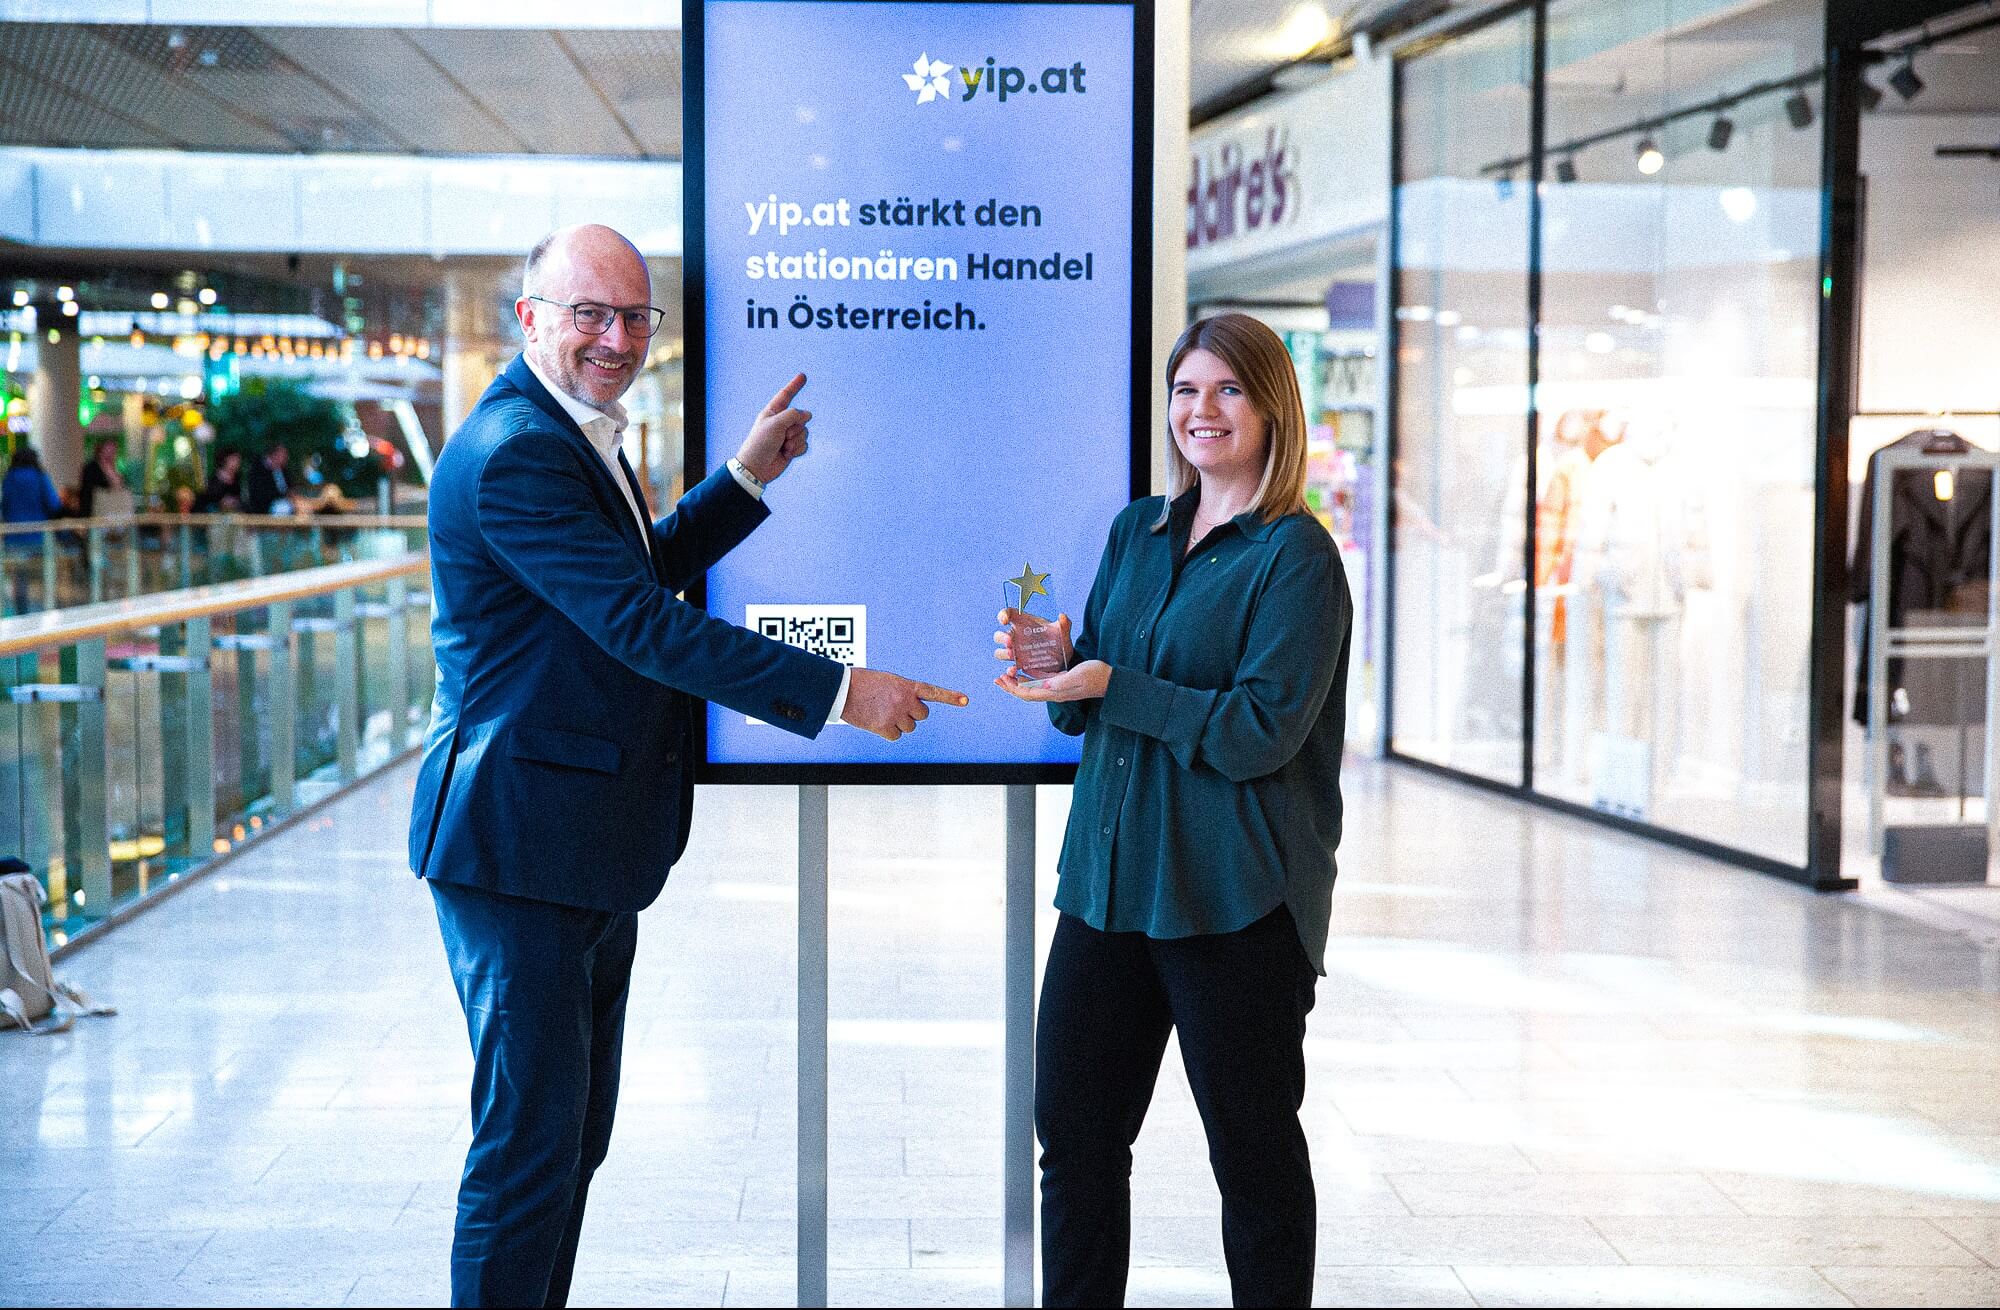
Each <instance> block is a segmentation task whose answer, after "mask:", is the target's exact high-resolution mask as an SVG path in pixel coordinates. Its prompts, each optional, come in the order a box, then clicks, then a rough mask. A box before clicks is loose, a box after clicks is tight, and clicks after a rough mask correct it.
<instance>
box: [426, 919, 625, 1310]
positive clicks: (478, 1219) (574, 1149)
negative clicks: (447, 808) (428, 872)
mask: <svg viewBox="0 0 2000 1310" xmlns="http://www.w3.org/2000/svg"><path fill="white" fill-rule="evenodd" d="M430 889H431V896H432V897H433V899H435V901H436V902H437V916H438V926H439V928H441V929H442V930H443V932H444V945H445V954H446V956H447V957H448V958H449V960H450V963H451V976H452V981H453V982H454V983H455V984H457V987H458V996H459V1002H460V1004H461V1005H463V1006H464V1008H465V1021H466V1028H467V1030H468V1032H469V1033H470V1034H471V1037H472V1057H473V1073H472V1149H471V1150H469V1151H467V1152H466V1156H465V1175H464V1177H463V1178H462V1179H461V1180H460V1181H459V1188H458V1226H457V1231H456V1233H455V1235H454V1236H453V1238H452V1244H451V1303H452V1304H453V1305H455V1306H561V1305H566V1304H568V1301H569V1284H570V1275H571V1273H572V1271H573V1270H574V1268H575V1266H576V1244H577V1238H578V1236H579V1234H580V1233H581V1232H582V1230H583V1207H584V1202H585V1201H586V1200H587V1199H588V1197H589V1194H590V1179H591V1175H592V1174H594V1173H595V1172H596V1171H597V1167H598V1166H599V1165H601V1164H603V1163H604V1156H605V1152H606V1151H607V1150H608V1149H609V1148H610V1145H611V1119H612V1115H613V1113H614V1112H615V1111H616V1109H617V1106H618V1064H619V1053H620V1049H621V1046H622V1044H623V1041H624V1035H625V996H626V992H627V990H628V989H629V987H630V984H631V980H632V956H633V953H634V950H635V949H636V947H637V945H638V916H637V915H634V914H610V913H605V912H601V911H597V910H581V909H576V908H574V907H572V906H567V905H554V904H551V903H549V902H547V901H531V900H524V899H522V898H520V897H515V896H502V895H500V894H498V893H495V892H488V891H481V890H479V889H478V888H475V887H460V886H455V885H453V884H450V883H442V882H435V881H433V882H432V883H431V884H430Z"/></svg>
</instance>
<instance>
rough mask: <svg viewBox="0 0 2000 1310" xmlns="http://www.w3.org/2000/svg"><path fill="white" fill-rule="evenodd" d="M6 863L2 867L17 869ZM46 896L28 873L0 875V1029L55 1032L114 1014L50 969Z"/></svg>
mask: <svg viewBox="0 0 2000 1310" xmlns="http://www.w3.org/2000/svg"><path fill="white" fill-rule="evenodd" d="M19 865H20V861H18V860H7V861H5V862H4V865H0V867H17V866H19ZM47 901H48V895H47V893H45V892H44V891H43V890H42V884H41V881H40V880H39V879H38V878H36V877H35V875H34V874H32V873H8V874H6V875H5V876H4V877H0V1028H8V1027H17V1028H25V1029H27V1030H28V1031H29V1032H39V1033H59V1032H62V1031H63V1030H64V1029H66V1028H68V1027H69V1026H70V1024H72V1023H74V1022H75V1021H76V1018H77V1016H78V1015H81V1014H116V1013H118V1012H117V1011H116V1010H114V1009H112V1008H111V1007H110V1006H108V1005H98V1004H96V1003H95V1002H93V1001H92V1000H91V999H90V998H89V997H88V996H86V995H84V994H83V992H82V991H81V990H79V989H77V988H75V987H71V986H70V985H69V984H67V983H62V982H58V981H56V977H55V974H54V972H53V971H52V970H51V969H50V967H49V947H48V943H47V942H46V941H44V940H43V938H42V906H43V905H44V904H46V903H47Z"/></svg>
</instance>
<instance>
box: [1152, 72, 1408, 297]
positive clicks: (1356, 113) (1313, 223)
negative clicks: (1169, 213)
mask: <svg viewBox="0 0 2000 1310" xmlns="http://www.w3.org/2000/svg"><path fill="white" fill-rule="evenodd" d="M1389 112H1390V104H1389V64H1388V61H1387V60H1376V61H1374V62H1372V63H1367V64H1359V65H1356V66H1355V67H1353V68H1351V69H1349V70H1347V71H1346V72H1343V73H1341V74H1339V75H1338V76H1335V77H1333V78H1331V79H1329V80H1328V81H1326V82H1323V83H1321V84H1320V85H1318V86H1314V87H1309V88H1307V89H1305V90H1303V91H1296V92H1292V93H1290V94H1287V95H1281V96H1273V97H1270V98H1268V99H1265V100H1260V101H1258V102H1256V103H1255V104H1254V105H1251V106H1248V107H1246V108H1244V109H1242V110H1239V111H1237V112H1236V113H1234V114H1230V115H1227V116H1225V117H1223V118H1219V119H1216V120H1215V121H1213V122H1211V123H1207V124H1204V125H1203V126H1202V127H1201V128H1200V129H1198V130H1197V131H1196V132H1195V134H1194V137H1193V139H1192V141H1191V142H1190V143H1189V153H1190V155H1191V158H1190V161H1189V178H1188V190H1187V247H1188V272H1189V274H1190V275H1191V276H1198V275H1199V274H1201V273H1202V272H1204V271H1207V270H1209V269H1213V268H1218V267H1220V266H1222V265H1225V264H1230V263H1234V262H1236V261H1238V260H1243V259H1249V258H1254V257H1257V256H1261V255H1267V254H1273V253H1277V252H1280V251H1284V250H1289V249H1291V248H1293V247H1295V246H1300V245H1304V244H1307V243H1309V242H1313V241H1320V240H1325V239H1329V238H1335V237H1340V236H1346V235H1352V234H1354V233H1357V232H1360V231H1362V230H1364V229H1366V228H1369V227H1371V226H1375V225H1379V224H1382V223H1386V222H1387V221H1388V217H1389Z"/></svg>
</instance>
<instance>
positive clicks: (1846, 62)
mask: <svg viewBox="0 0 2000 1310" xmlns="http://www.w3.org/2000/svg"><path fill="white" fill-rule="evenodd" d="M1548 7H1549V0H1518V2H1517V3H1514V4H1509V5H1505V6H1503V7H1500V8H1496V9H1492V10H1489V11H1487V12H1484V13H1481V14H1479V15H1477V16H1475V17H1473V18H1471V19H1469V20H1468V21H1467V22H1465V23H1464V24H1461V25H1458V26H1454V27H1450V28H1447V29H1445V30H1443V31H1440V32H1437V33H1435V34H1430V35H1427V36H1426V37H1425V38H1424V39H1423V40H1422V41H1420V42H1417V43H1413V44H1411V45H1409V46H1407V47H1405V48H1403V49H1401V50H1398V51H1397V52H1396V67H1395V70H1394V77H1393V80H1392V91H1391V101H1390V103H1391V112H1390V135H1389V142H1390V145H1389V149H1390V169H1391V174H1390V189H1389V197H1390V199H1389V249H1390V256H1389V267H1390V277H1391V278H1392V279H1393V281H1394V285H1392V287H1391V300H1392V304H1394V303H1399V302H1400V300H1401V296H1400V290H1401V286H1400V284H1401V277H1402V273H1403V260H1402V241H1401V232H1402V222H1401V219H1402V187H1403V183H1404V181H1405V179H1404V176H1403V157H1402V146H1403V132H1402V125H1403V106H1404V93H1405V82H1404V77H1403V64H1404V62H1405V61H1406V60H1409V59H1413V58H1421V57H1422V56H1424V55H1426V54H1429V53H1432V52H1434V51H1436V50H1438V49H1440V48H1443V47H1445V46H1447V45H1450V44H1452V43H1454V42H1456V41H1458V40H1460V39H1461V38H1463V37H1465V36H1467V35H1469V34H1471V33H1473V32H1476V31H1481V30H1483V29H1485V28H1488V27H1490V26H1492V25H1494V24H1496V23H1501V22H1506V21H1508V20H1510V19H1515V18H1518V17H1519V16H1520V15H1521V14H1523V13H1532V14H1533V16H1534V17H1533V37H1532V40H1533V42H1534V51H1533V74H1532V86H1531V87H1530V92H1531V100H1532V117H1531V119H1530V124H1529V138H1530V139H1529V162H1528V180H1529V182H1530V183H1531V186H1530V188H1529V192H1528V195H1529V201H1528V204H1529V210H1528V229H1529V239H1528V251H1527V274H1528V293H1527V309H1528V314H1529V330H1528V397H1529V399H1528V418H1527V433H1526V435H1527V442H1528V459H1527V465H1528V474H1527V478H1528V481H1527V487H1528V493H1529V495H1528V500H1527V505H1528V508H1527V511H1526V519H1527V522H1526V523H1525V524H1524V525H1523V526H1522V533H1523V540H1524V542H1525V544H1526V547H1527V552H1526V554H1525V556H1524V561H1525V563H1524V565H1523V574H1524V576H1525V580H1526V590H1525V592H1524V595H1523V604H1524V606H1525V610H1524V613H1525V616H1526V621H1525V622H1524V623H1523V624H1522V641H1523V644H1524V647H1525V649H1524V652H1523V660H1522V665H1521V668H1522V686H1521V705H1522V715H1521V755H1522V760H1521V781H1520V782H1518V783H1512V782H1505V781H1501V780H1497V779H1493V778H1488V777H1484V776H1481V775H1479V774H1475V773H1472V772H1469V771H1467V770H1464V769H1461V768H1457V767H1455V766H1452V765H1448V764H1440V763H1437V762H1436V761H1433V760H1425V759H1419V758H1417V757H1415V756H1411V755H1406V754H1404V753H1403V752H1401V751H1399V750H1398V749H1397V748H1396V714H1395V706H1396V696H1395V687H1396V674H1397V649H1398V648H1397V643H1396V596H1397V584H1398V577H1397V574H1398V569H1397V567H1396V563H1397V555H1398V552H1397V550H1396V504H1395V496H1394V494H1393V493H1392V494H1391V496H1390V497H1389V506H1388V513H1387V519H1388V524H1387V534H1388V541H1389V550H1388V553H1387V556H1388V567H1387V583H1386V591H1387V598H1386V603H1385V606H1384V608H1385V611H1386V613H1385V615H1384V622H1385V623H1386V624H1387V625H1388V627H1387V647H1388V649H1387V657H1386V660H1385V669H1384V675H1383V703H1382V715H1383V723H1384V728H1383V737H1384V740H1385V742H1386V743H1387V749H1386V751H1385V753H1386V755H1387V756H1388V757H1389V758H1390V759H1393V760H1396V761H1397V762H1399V763H1402V764H1407V765H1409V766H1411V767H1413V768H1416V769H1420V770H1422V771H1424V772H1426V773H1431V774H1435V775H1438V776H1440V777H1447V778H1451V779H1454V780H1457V781H1460V782H1465V783H1469V784H1471V785H1473V786H1476V787H1478V788H1480V789H1482V790H1485V791H1491V792H1496V793H1499V794H1501V795H1506V796H1511V797H1514V798H1516V799H1519V800H1524V801H1528V802H1530V803H1532V804H1535V805H1539V806H1541V807H1543V808H1545V809H1549V810H1553V811H1556V812H1558V813H1564V814H1571V815H1575V816H1577V817H1580V818H1585V819H1589V820H1590V821H1592V822H1594V823H1599V824H1602V825H1604V826H1605V827H1608V828H1613V829H1616V830H1618V831H1621V832H1627V833H1632V834H1635V835H1638V836H1642V837H1649V838H1652V839H1653V840H1655V841H1659V842H1661V843H1664V844H1666V845H1668V846H1672V847H1675V848H1678V849H1680V850H1684V851H1688V852H1691V853H1693V854H1697V855H1702V856H1706V857H1709V858H1712V859H1716V860H1720V861H1723V862H1725V863H1728V864H1734V865H1737V866H1739V867H1743V868H1747V869H1752V870H1755V871H1757V872H1760V873H1769V874H1774V875H1777V876H1779V877H1783V878H1787V879H1790V880H1792V881H1794V882H1800V883H1804V884H1806V885H1807V886H1809V887H1812V888H1814V889H1816V890H1820V891H1851V890H1853V889H1854V888H1855V887H1856V886H1857V885H1858V884H1857V883H1856V882H1855V880H1854V879H1852V878H1847V877H1844V876H1842V873H1841V801H1842V791H1843V788H1844V783H1845V778H1844V761H1843V758H1842V753H1843V746H1844V742H1845V736H1844V734H1845V731H1846V726H1845V720H1844V716H1843V701H1844V698H1845V681H1846V675H1845V664H1846V658H1847V650H1846V644H1847V626H1846V620H1847V602H1846V591H1847V500H1848V494H1847V493H1848V488H1847V458H1848V426H1849V421H1850V419H1851V417H1852V415H1853V413H1854V408H1855V383H1856V377H1857V371H1856V369H1855V351H1856V348H1857V346H1858V344H1859V335H1858V334H1859V318H1858V316H1859V310H1860V305H1859V279H1860V273H1861V245H1860V225H1861V176H1860V139H1861V94H1860V93H1861V73H1862V69H1863V68H1865V67H1866V66H1867V55H1866V51H1865V50H1864V49H1863V48H1862V45H1863V43H1864V42H1866V41H1869V40H1873V39H1875V38H1877V37H1880V36H1883V35H1886V34H1888V33H1891V32H1895V31H1900V30H1905V29H1907V28H1910V27H1914V26H1916V25H1917V24H1918V23H1920V22H1922V21H1924V20H1925V19H1928V18H1935V17H1937V16H1939V15H1940V14H1942V13H1946V12H1950V11H1952V10H1955V9H1958V8H1962V7H1963V0H1957V2H1956V3H1940V0H1902V2H1901V3H1891V4H1880V3H1868V4H1859V3H1854V2H1853V0H1830V3H1829V4H1828V6H1827V14H1826V24H1825V39H1824V47H1825V51H1824V53H1825V57H1824V60H1823V62H1822V65H1821V67H1822V70H1823V72H1822V75H1821V78H1820V92H1821V97H1822V98H1821V104H1822V105H1823V106H1824V109H1823V112H1822V114H1821V128H1820V132H1821V137H1820V140H1821V167H1820V197H1821V203H1820V279H1821V281H1820V285H1821V289H1822V294H1821V298H1820V307H1819V323H1818V329H1819V330H1818V347H1819V354H1818V359H1817V361H1816V369H1817V378H1816V383H1817V406H1816V408H1817V411H1818V412H1817V416H1816V418H1817V422H1816V440H1815V453H1816V458H1817V461H1818V462H1817V466H1816V468H1815V470H1814V491H1813V515H1814V518H1813V573H1812V589H1811V603H1812V607H1813V612H1812V624H1811V630H1810V636H1809V638H1808V649H1809V671H1808V678H1807V704H1808V721H1809V731H1808V735H1807V739H1806V782H1805V786H1806V788H1807V808H1806V832H1805V857H1806V858H1805V863H1804V864H1802V865H1800V864H1792V863H1789V862H1787V861H1784V860H1777V859H1772V858H1771V857H1769V856H1764V855H1758V854H1756V853H1754V852H1751V851H1746V850H1742V849H1739V848H1737V847H1734V846H1730V845H1728V844H1726V843H1722V842H1715V841H1710V840H1708V839H1705V838H1702V837H1698V836H1695V835H1694V834H1692V833H1687V832H1683V831H1680V830H1678V829H1673V828H1666V827H1662V826H1660V825H1658V824H1653V823H1647V822H1642V821H1639V820H1633V819H1627V818H1623V817H1621V816H1618V815H1614V814H1608V813H1605V812H1604V811H1601V810H1597V809H1593V808H1591V807H1590V806H1587V805H1580V804H1577V803H1576V802H1573V801H1568V800H1564V799H1562V798H1560V797H1556V796H1551V795H1548V794H1547V793H1545V792H1541V791H1538V790H1536V788H1535V700H1534V684H1535V679H1534V674H1535V623H1534V615H1535V605H1536V596H1535V568H1534V559H1535V546H1536V541H1535V533H1536V521H1535V509H1534V506H1535V496H1534V488H1535V482H1536V472H1537V470H1536V468H1535V454H1536V450H1535V448H1536V445H1537V435H1538V432H1537V428H1538V425H1539V421H1540V397H1539V396H1538V395H1537V394H1536V382H1537V381H1538V376H1539V371H1540V357H1541V289H1542V249H1541V247H1542V242H1541V230H1542V229H1541V219H1542V212H1541V211H1542V202H1541V185H1540V184H1541V181H1542V179H1543V177H1544V176H1545V173H1546V166H1547V162H1548V161H1547V141H1546V128H1547V107H1548V82H1547V72H1548V70H1547V63H1546V61H1547V51H1548ZM1384 331H1385V334H1386V344H1385V351H1384V353H1385V356H1386V358H1387V361H1388V363H1387V367H1388V370H1389V377H1388V390H1389V410H1388V421H1387V424H1386V429H1385V434H1384V437H1385V445H1386V448H1387V458H1388V459H1389V461H1390V467H1391V468H1392V469H1393V468H1394V467H1395V461H1396V459H1397V456H1398V453H1399V450H1398V448H1399V445H1400V437H1401V427H1402V411H1403V402H1402V393H1401V388H1400V380H1401V379H1400V371H1401V369H1400V344H1401V342H1400V338H1401V324H1400V320H1398V319H1396V318H1395V317H1394V315H1393V314H1392V315H1391V316H1390V319H1389V321H1388V322H1387V323H1386V324H1385V325H1384Z"/></svg>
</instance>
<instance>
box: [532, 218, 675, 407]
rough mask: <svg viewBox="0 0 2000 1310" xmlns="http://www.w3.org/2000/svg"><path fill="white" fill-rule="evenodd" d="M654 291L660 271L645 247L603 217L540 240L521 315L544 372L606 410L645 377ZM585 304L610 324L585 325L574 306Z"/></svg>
mask: <svg viewBox="0 0 2000 1310" xmlns="http://www.w3.org/2000/svg"><path fill="white" fill-rule="evenodd" d="M652 295H653V278H652V274H651V273H650V272H649V271H648V270H647V268H646V259H645V256H643V255H641V254H640V253H639V248H638V247H637V246H634V245H633V244H632V243H631V242H630V241H627V240H626V239H625V238H624V237H623V236H621V235H620V234H619V233H617V232H614V231H612V230H611V229H610V228H608V227H605V226H603V225H602V224H599V223H581V224H578V225H577V226H575V227H565V228H558V229H557V230H556V231H554V232H551V233H549V234H548V235H547V236H545V237H543V238H542V239H541V240H540V241H537V242H536V243H535V248H534V250H533V251H531V252H530V253H529V255H528V263H527V266H526V268H525V269H524V270H523V272H522V276H521V298H520V299H519V300H516V301H515V302H514V315H515V317H516V318H518V319H519V320H520V322H521V335H522V336H524V337H526V338H527V350H528V358H529V359H530V360H532V361H533V362H534V365H535V367H536V368H537V369H539V370H540V371H541V374H542V376H543V377H545V378H547V379H548V380H549V381H550V382H551V383H553V384H555V385H556V386H557V387H559V388H560V389H561V390H562V391H563V392H565V393H566V394H568V395H569V396H571V397H573V398H575V399H577V400H580V401H582V402H583V403H584V404H586V405H589V406H591V407H592V408H594V409H603V408H604V407H605V406H606V405H608V404H610V403H611V402H612V401H615V400H617V399H618V397H620V396H622V395H624V394H625V390H626V388H628V387H630V386H631V385H632V382H633V379H635V378H636V377H637V376H638V373H639V365H640V363H641V362H642V361H643V360H644V358H645V354H646V347H647V335H646V320H647V315H648V313H649V312H650V305H651V303H652ZM580 304H588V305H591V306H593V307H594V309H593V311H592V316H591V321H593V322H595V323H596V324H598V325H603V324H604V323H605V322H606V321H607V320H608V323H609V326H607V327H605V329H604V331H602V332H597V333H592V332H586V331H584V330H583V329H582V328H580V327H578V326H577V318H576V315H575V312H574V309H573V307H574V306H576V305H580ZM605 310H610V311H613V312H610V313H605V312H603V311H605ZM618 311H624V312H618ZM635 325H636V326H635Z"/></svg>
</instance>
